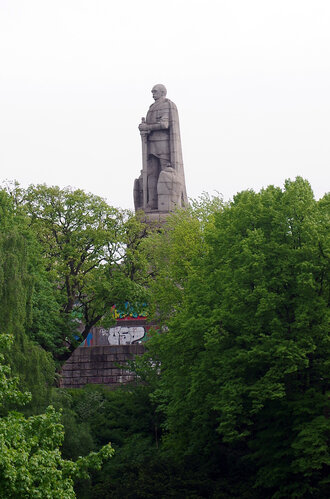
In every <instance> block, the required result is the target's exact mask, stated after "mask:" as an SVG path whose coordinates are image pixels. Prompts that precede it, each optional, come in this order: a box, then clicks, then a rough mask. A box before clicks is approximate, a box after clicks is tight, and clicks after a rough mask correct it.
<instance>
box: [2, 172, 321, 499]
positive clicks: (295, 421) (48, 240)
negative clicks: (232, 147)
mask: <svg viewBox="0 0 330 499" xmlns="http://www.w3.org/2000/svg"><path fill="white" fill-rule="evenodd" d="M329 205H330V197H329V195H325V196H324V197H323V198H322V199H320V200H319V201H316V200H315V199H314V196H313V192H312V190H311V187H310V185H309V183H308V182H307V181H306V180H303V179H302V178H299V177H298V178H297V179H296V180H294V181H291V180H288V181H286V183H285V185H284V188H283V189H281V188H278V187H274V186H269V187H268V188H266V189H263V190H261V191H260V192H259V193H255V192H254V191H252V190H248V191H243V192H240V193H238V194H237V195H236V196H235V197H234V199H233V201H231V202H227V203H224V202H223V201H222V200H221V198H220V197H214V198H210V197H209V196H207V195H204V196H202V197H201V198H200V199H198V200H197V201H195V202H192V203H191V206H190V207H189V208H188V209H186V210H180V211H177V212H175V213H173V215H171V217H170V218H169V219H168V222H167V224H166V226H165V227H163V228H162V229H161V230H160V229H157V230H151V229H150V228H147V227H146V226H145V225H144V224H143V223H142V222H141V220H140V219H139V216H138V215H134V214H132V213H130V212H128V211H126V210H121V209H116V208H113V207H111V206H109V205H108V204H107V203H106V202H105V201H104V200H103V199H101V198H99V197H97V196H94V195H92V194H87V193H85V192H83V191H81V190H73V189H70V188H67V189H60V188H58V187H47V186H45V185H38V186H30V187H29V188H27V189H22V188H21V187H20V186H19V185H16V184H12V185H7V186H3V188H2V189H1V190H0V350H1V352H2V353H1V357H0V497H3V498H14V499H20V498H31V499H32V498H33V499H35V498H54V499H62V498H63V499H71V498H74V497H78V498H81V499H96V498H98V499H107V498H118V499H119V498H132V499H133V498H141V499H142V498H154V497H164V498H166V497H173V498H235V497H236V498H246V499H249V498H251V499H252V498H253V499H255V498H260V499H261V498H262V499H265V498H288V497H290V498H325V497H328V494H327V490H329V479H328V473H327V471H328V469H327V467H328V466H329V453H328V452H329V451H328V446H327V443H328V440H329V412H328V409H327V405H326V400H327V399H326V397H327V389H328V373H329V298H330V289H329V256H330V244H329V218H330V209H329V208H330V206H329ZM125 301H129V303H130V304H131V305H132V306H133V307H134V304H139V303H148V306H149V312H150V317H151V318H153V319H154V320H156V321H157V323H158V324H159V329H157V330H155V331H153V333H152V334H151V338H150V339H149V340H148V342H147V344H146V349H147V351H146V354H145V355H144V356H143V357H139V358H137V359H136V361H135V362H134V364H132V365H131V369H133V370H134V371H135V372H136V374H137V378H136V379H137V381H136V383H135V384H134V385H127V386H124V387H123V388H121V389H117V390H109V389H108V388H106V387H102V386H87V387H86V388H84V389H76V390H64V389H60V388H58V377H59V374H58V373H59V371H60V368H61V365H62V364H63V362H64V361H65V360H66V359H67V358H68V357H69V356H70V355H71V353H72V351H73V350H74V349H75V348H76V347H77V345H79V343H80V342H81V341H82V339H84V338H86V336H87V334H88V332H89V330H90V328H91V327H92V326H93V325H96V324H103V325H104V326H108V325H110V324H111V323H112V321H113V318H112V316H111V307H112V305H114V304H117V305H120V304H122V303H124V302H125ZM78 321H82V322H83V324H84V326H85V329H84V331H83V332H82V334H81V335H80V336H79V335H78V333H77V323H78Z"/></svg>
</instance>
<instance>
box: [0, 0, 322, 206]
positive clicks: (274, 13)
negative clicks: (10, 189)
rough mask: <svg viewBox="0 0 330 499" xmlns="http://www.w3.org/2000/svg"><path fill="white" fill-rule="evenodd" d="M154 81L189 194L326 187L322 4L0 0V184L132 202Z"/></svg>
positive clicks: (302, 0)
mask: <svg viewBox="0 0 330 499" xmlns="http://www.w3.org/2000/svg"><path fill="white" fill-rule="evenodd" d="M155 83H163V84H165V85H166V87H167V89H168V97H169V98H170V99H171V100H173V101H174V102H175V103H176V105H177V107H178V110H179V115H180V122H181V138H182V146H183V158H184V165H185V175H186V183H187V190H188V195H189V196H190V197H193V198H194V197H197V196H198V195H199V194H201V193H202V192H203V191H207V192H209V193H211V194H213V193H215V191H218V192H220V193H222V194H223V195H224V198H225V199H230V198H232V197H233V195H234V194H235V193H236V192H238V191H240V190H243V189H247V188H253V189H255V190H259V189H260V188H261V187H263V186H267V185H269V184H275V185H279V186H282V185H283V182H284V180H285V179H286V178H292V179H293V178H294V177H295V176H297V175H302V176H303V177H304V178H307V179H308V180H309V181H310V183H311V185H312V188H313V190H314V193H315V195H316V197H317V198H319V197H321V196H323V194H324V192H326V191H327V190H329V184H328V179H329V170H330V168H329V166H330V1H329V0H309V1H307V0H164V1H158V2H155V0H26V1H24V0H0V181H1V180H4V179H16V180H18V181H19V182H20V183H21V184H22V185H23V186H27V185H28V184H30V183H46V184H48V185H54V184H56V185H60V186H62V187H63V186H66V185H72V186H73V187H79V188H83V189H85V190H87V191H90V192H93V193H94V194H98V195H101V196H103V197H105V198H106V199H107V200H108V202H109V203H110V204H113V205H114V206H120V207H123V208H133V195H132V189H133V181H134V178H135V177H137V176H138V175H139V173H140V169H141V144H140V136H139V132H138V129H137V126H138V123H139V122H140V118H141V116H145V115H146V112H147V109H148V107H149V105H150V104H151V103H152V102H153V100H152V97H151V93H150V90H151V88H152V86H153V85H154V84H155Z"/></svg>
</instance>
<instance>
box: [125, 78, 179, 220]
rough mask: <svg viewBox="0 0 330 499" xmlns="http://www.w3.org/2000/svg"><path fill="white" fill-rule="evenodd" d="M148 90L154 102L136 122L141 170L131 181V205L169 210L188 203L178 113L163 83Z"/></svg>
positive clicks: (139, 207) (136, 207)
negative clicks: (132, 181) (137, 122)
mask: <svg viewBox="0 0 330 499" xmlns="http://www.w3.org/2000/svg"><path fill="white" fill-rule="evenodd" d="M151 92H152V96H153V98H154V100H155V102H154V104H152V105H151V106H150V108H149V111H148V114H147V116H146V119H145V118H142V121H141V123H140V125H139V130H140V134H141V140H142V171H141V175H140V177H139V178H138V179H136V180H135V183H134V204H135V210H136V211H137V210H144V211H145V212H154V211H159V212H169V211H171V210H173V209H174V208H175V207H182V206H186V205H187V204H188V199H187V193H186V186H185V179H184V171H183V161H182V152H181V139H180V127H179V116H178V111H177V108H176V105H175V104H174V103H173V102H171V101H170V100H169V99H167V98H166V93H167V92H166V88H165V87H164V85H160V84H159V85H155V86H154V87H153V89H152V90H151Z"/></svg>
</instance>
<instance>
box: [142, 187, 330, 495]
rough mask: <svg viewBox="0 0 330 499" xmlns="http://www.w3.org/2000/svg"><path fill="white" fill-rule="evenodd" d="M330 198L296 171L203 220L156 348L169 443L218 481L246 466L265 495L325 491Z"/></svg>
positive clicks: (245, 475)
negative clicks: (291, 177)
mask: <svg viewBox="0 0 330 499" xmlns="http://www.w3.org/2000/svg"><path fill="white" fill-rule="evenodd" d="M328 201H329V198H328V197H327V196H326V197H325V198H324V199H323V200H321V201H319V202H316V201H315V200H314V198H313V193H312V191H311V188H310V186H309V184H308V182H306V181H304V180H303V179H301V178H299V177H298V178H297V179H296V180H295V181H287V182H286V183H285V188H284V190H281V189H279V188H274V187H272V186H270V187H268V188H267V189H263V190H262V191H261V192H260V193H254V192H253V191H244V192H241V193H239V194H237V195H236V196H235V197H234V200H233V202H231V203H228V204H227V205H226V206H224V208H223V209H222V211H219V213H217V214H215V215H214V216H213V217H211V221H210V223H206V225H205V229H203V230H202V234H203V237H201V239H200V241H202V242H201V243H200V244H199V247H198V248H197V249H196V250H195V252H194V254H192V259H191V261H190V262H189V267H188V268H187V272H186V275H185V283H184V287H183V290H182V293H181V297H180V300H178V301H177V302H176V309H175V310H173V311H172V314H171V317H170V318H169V320H168V332H166V333H163V334H162V335H158V336H155V337H154V338H153V339H152V340H151V342H150V345H149V356H150V357H151V358H152V359H157V360H158V362H159V363H160V365H161V375H160V381H159V385H158V388H157V389H156V390H155V392H154V394H153V397H154V398H155V399H156V400H157V401H158V404H159V407H160V408H161V409H162V411H163V412H164V414H165V418H166V423H165V428H166V438H165V439H164V443H165V445H167V446H168V447H169V449H172V451H173V452H174V453H176V455H177V456H181V460H182V459H190V460H192V461H191V462H194V459H196V456H198V457H199V459H200V461H201V462H204V463H208V466H209V469H210V473H213V474H214V473H217V474H218V477H220V476H221V475H222V476H223V473H225V474H226V475H227V476H228V469H231V470H232V471H231V475H233V473H232V472H233V470H234V474H235V473H237V469H238V468H239V469H240V476H241V480H246V491H245V492H246V495H245V497H248V490H247V488H248V487H249V481H250V480H251V478H252V483H250V485H251V486H253V485H254V487H255V493H256V495H258V496H259V495H260V497H264V496H265V495H267V497H268V496H269V497H288V496H290V497H292V496H295V497H303V496H306V497H307V496H308V494H314V495H315V496H316V497H322V494H325V490H326V466H327V465H328V464H329V454H328V451H327V446H326V434H327V431H329V420H328V419H327V418H326V413H325V406H326V387H327V372H328V369H329V366H328V360H327V359H328V345H329V343H328V331H329V308H328V306H329V278H328V276H329V235H328V233H327V224H328V217H329V203H328ZM169 241H171V236H168V235H164V236H163V240H162V241H160V245H161V246H162V245H163V246H162V252H158V254H159V255H162V256H161V258H162V260H161V262H160V264H159V268H160V276H161V280H164V279H165V278H166V277H165V276H164V275H162V272H163V271H164V269H165V264H164V262H165V260H166V264H167V265H169V266H171V261H170V260H168V259H167V255H168V254H171V251H172V249H173V247H172V248H168V244H169ZM175 251H176V250H175ZM172 272H173V269H172V268H169V270H168V278H169V279H171V275H172ZM155 275H156V280H157V274H156V273H155ZM154 298H155V300H157V298H158V297H157V295H156V294H155V295H154ZM233 456H235V458H234V460H233ZM233 461H236V468H235V463H233ZM217 463H218V464H217ZM233 466H234V468H233ZM228 467H229V468H228ZM250 477H251V478H250ZM241 496H242V494H241Z"/></svg>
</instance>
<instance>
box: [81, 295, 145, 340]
mask: <svg viewBox="0 0 330 499" xmlns="http://www.w3.org/2000/svg"><path fill="white" fill-rule="evenodd" d="M111 311H112V314H113V318H114V319H115V321H116V325H114V326H112V327H110V328H109V329H104V328H100V327H94V328H93V329H92V330H91V331H90V332H89V333H88V336H87V338H86V339H85V340H84V341H83V342H82V343H81V345H80V346H81V347H92V346H101V345H132V344H133V343H142V342H144V341H146V339H147V334H148V331H149V329H150V327H151V326H150V325H148V326H147V325H146V320H147V317H148V308H147V305H146V304H145V303H142V304H140V305H135V306H132V305H131V304H130V303H128V302H126V303H125V304H124V306H123V307H122V308H119V307H117V306H115V305H114V306H113V307H111ZM136 321H139V323H137V322H136Z"/></svg>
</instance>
